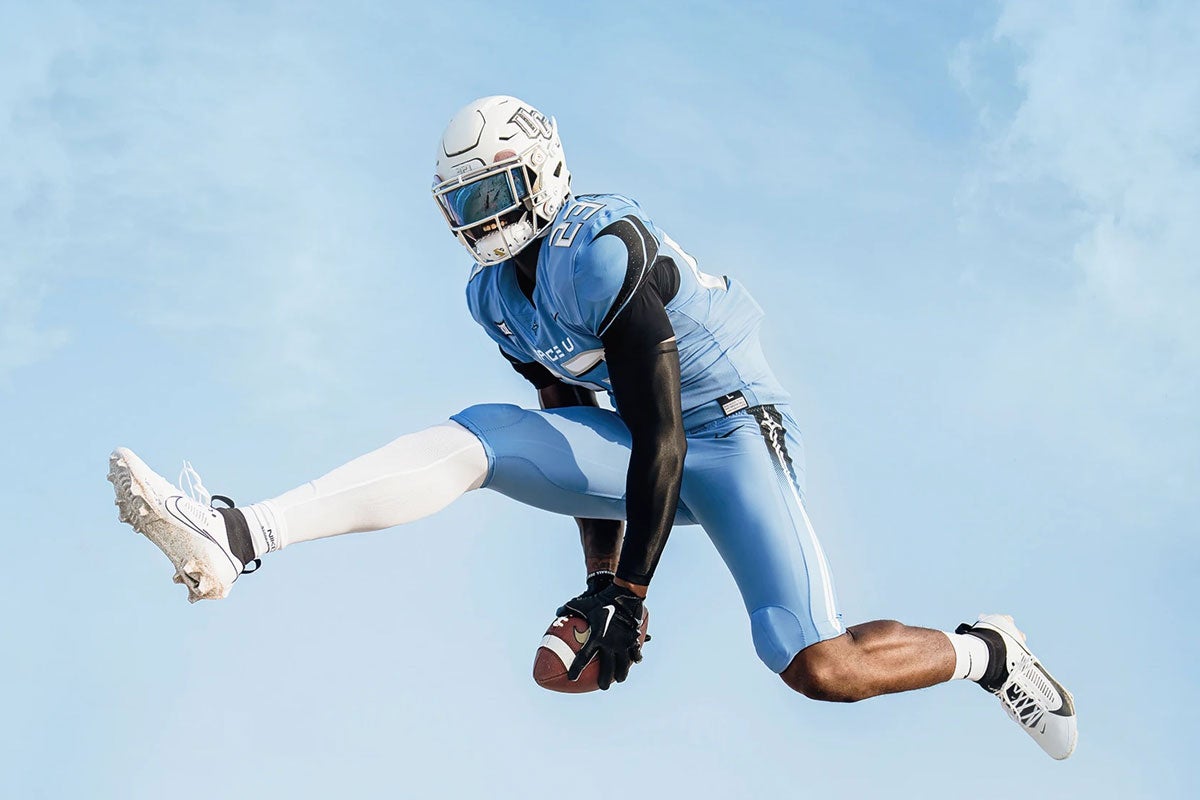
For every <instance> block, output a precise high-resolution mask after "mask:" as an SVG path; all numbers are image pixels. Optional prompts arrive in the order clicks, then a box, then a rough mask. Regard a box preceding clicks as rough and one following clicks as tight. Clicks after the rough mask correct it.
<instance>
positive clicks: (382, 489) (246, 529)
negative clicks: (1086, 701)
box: [109, 404, 693, 602]
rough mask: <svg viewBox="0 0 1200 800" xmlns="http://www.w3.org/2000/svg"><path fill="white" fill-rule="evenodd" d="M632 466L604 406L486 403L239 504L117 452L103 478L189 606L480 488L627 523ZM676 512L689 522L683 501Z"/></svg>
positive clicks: (621, 427) (618, 424)
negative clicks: (312, 547)
mask: <svg viewBox="0 0 1200 800" xmlns="http://www.w3.org/2000/svg"><path fill="white" fill-rule="evenodd" d="M628 467H629V431H628V429H627V428H626V427H625V424H624V423H623V422H622V421H621V419H620V417H618V416H617V415H616V414H614V413H613V412H611V411H605V410H603V409H599V408H588V407H580V408H563V409H554V410H552V411H533V410H529V409H524V408H519V407H517V406H513V405H506V404H487V405H479V406H472V407H471V408H468V409H466V410H465V411H463V412H461V413H460V414H456V415H455V416H454V417H453V419H452V420H451V421H449V422H447V423H445V424H442V425H436V426H434V427H432V428H428V429H426V430H424V431H419V432H417V433H413V434H409V435H407V436H402V437H400V438H399V439H396V440H395V441H393V442H391V443H390V444H388V445H385V446H384V447H381V448H380V449H378V450H376V451H374V452H371V453H368V454H366V455H364V456H361V457H359V458H356V459H355V460H353V461H351V462H349V463H348V464H345V465H344V466H341V467H338V468H337V469H335V470H334V471H332V472H330V473H329V474H327V475H325V476H323V477H320V478H317V479H316V480H314V481H310V482H309V483H306V484H304V485H303V486H300V487H299V488H296V489H293V490H291V491H289V492H286V493H284V494H282V495H280V496H278V497H275V498H272V499H271V500H266V501H263V502H261V503H254V504H253V505H250V506H246V507H244V508H231V509H214V508H211V507H210V501H211V499H212V497H211V496H210V495H208V493H207V490H205V489H204V487H203V485H202V484H200V482H199V479H198V476H195V473H194V471H192V472H191V475H192V476H193V477H194V478H195V480H194V481H191V483H192V486H191V487H190V489H191V491H185V490H184V489H185V488H188V487H184V488H179V487H176V486H174V485H172V484H171V483H170V482H169V481H167V480H166V479H165V478H163V477H161V476H160V475H157V474H156V473H154V472H153V471H152V470H151V469H150V468H149V467H148V466H147V465H146V464H145V463H144V462H143V461H142V460H141V459H139V458H138V457H137V456H135V455H134V454H133V453H131V452H130V451H128V450H125V449H123V448H121V449H118V450H117V451H116V452H114V453H113V456H112V459H111V471H110V473H109V480H111V481H112V482H113V485H114V488H115V490H116V495H117V506H118V507H119V508H120V517H121V519H122V521H124V522H128V523H129V524H131V525H132V526H133V527H134V529H135V530H137V531H139V532H140V533H144V534H145V535H146V536H147V537H148V538H149V539H150V540H151V541H153V542H154V543H155V544H156V545H158V547H159V549H161V550H162V551H163V552H164V553H165V554H166V555H167V556H168V557H169V558H170V559H171V563H172V564H173V565H174V566H175V570H176V582H177V583H183V584H185V585H186V586H187V588H188V595H189V600H191V601H192V602H195V601H196V600H200V599H215V598H221V597H225V596H226V594H228V592H229V588H230V586H231V585H232V584H233V582H234V581H235V580H236V579H237V577H238V575H239V574H241V573H242V572H243V570H244V568H245V565H246V564H248V563H250V562H252V561H254V560H255V559H258V558H261V557H262V556H264V555H266V554H267V553H269V552H271V551H274V550H278V549H281V548H283V547H286V546H288V545H291V544H295V543H297V542H304V541H310V540H313V539H323V538H326V537H330V536H338V535H341V534H345V533H353V532H359V531H373V530H382V529H384V528H390V527H392V526H395V525H400V524H403V523H405V522H411V521H413V520H417V519H420V518H422V517H426V516H428V515H430V514H433V513H434V512H436V511H439V510H441V509H442V508H444V507H446V506H447V505H449V504H450V503H451V502H453V501H454V500H455V499H456V498H458V497H459V496H461V495H462V494H464V493H465V492H467V491H470V490H472V489H477V488H481V487H487V488H489V489H493V490H495V491H497V492H500V493H501V494H505V495H507V496H509V497H512V498H513V499H515V500H518V501H520V502H522V503H525V504H526V505H531V506H534V507H536V508H541V509H545V510H547V511H553V512H556V513H559V514H563V515H566V516H571V517H585V518H592V519H624V518H625V476H626V472H627V471H628ZM218 497H219V496H218ZM676 519H677V521H678V522H679V523H680V524H691V523H692V522H693V520H692V518H691V516H690V514H689V512H688V510H687V508H686V506H684V505H683V504H681V505H680V509H679V512H678V514H677V517H676Z"/></svg>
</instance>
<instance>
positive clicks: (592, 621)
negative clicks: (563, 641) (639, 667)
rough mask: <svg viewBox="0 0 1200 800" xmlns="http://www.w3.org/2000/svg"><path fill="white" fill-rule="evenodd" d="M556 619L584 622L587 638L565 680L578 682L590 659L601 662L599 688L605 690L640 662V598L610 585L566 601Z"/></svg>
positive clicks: (621, 588) (620, 587) (641, 609)
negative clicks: (583, 620)
mask: <svg viewBox="0 0 1200 800" xmlns="http://www.w3.org/2000/svg"><path fill="white" fill-rule="evenodd" d="M558 613H559V616H563V615H566V614H570V615H573V616H576V617H581V618H583V619H585V620H587V623H588V631H589V633H588V639H587V642H585V643H584V645H583V647H582V648H580V650H579V652H578V653H577V654H576V656H575V660H574V661H572V662H571V666H570V668H569V669H568V670H567V677H568V678H570V679H571V680H573V681H574V680H578V679H579V676H580V674H581V673H582V672H583V669H584V667H586V666H587V665H588V663H590V662H591V660H592V659H593V658H598V659H599V660H600V662H599V663H600V675H599V681H598V683H599V685H600V688H601V689H605V690H607V689H608V687H610V686H612V684H613V682H614V681H616V682H617V683H620V682H621V681H623V680H625V679H626V678H627V677H629V667H630V666H631V665H632V664H634V663H635V662H638V661H641V660H642V648H641V645H639V644H638V629H639V628H640V627H641V625H642V616H643V614H644V613H645V609H644V608H643V606H642V598H640V597H638V596H637V595H636V594H634V593H633V592H631V591H629V590H628V589H626V588H625V587H623V586H618V585H617V584H615V583H613V584H610V585H609V586H607V587H605V588H604V589H603V590H601V591H599V592H597V593H595V594H588V595H581V596H579V597H576V598H575V599H573V600H569V601H567V603H566V605H564V606H563V607H562V608H560V609H559V610H558Z"/></svg>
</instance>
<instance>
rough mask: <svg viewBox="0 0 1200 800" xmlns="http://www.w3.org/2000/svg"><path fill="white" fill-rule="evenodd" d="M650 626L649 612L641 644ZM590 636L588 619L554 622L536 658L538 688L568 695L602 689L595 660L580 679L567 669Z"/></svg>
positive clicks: (584, 670) (643, 621) (646, 613)
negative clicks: (574, 679)
mask: <svg viewBox="0 0 1200 800" xmlns="http://www.w3.org/2000/svg"><path fill="white" fill-rule="evenodd" d="M649 623H650V611H649V609H647V610H646V611H645V613H644V614H643V615H642V627H641V630H640V631H639V633H638V642H639V643H640V644H645V643H646V626H647V625H649ZM589 633H590V631H589V630H588V624H587V620H584V619H581V618H579V617H573V616H568V617H559V618H557V619H556V620H554V622H551V623H550V627H549V628H547V629H546V635H545V636H543V637H542V642H541V644H539V645H538V649H537V655H536V656H534V659H533V679H534V681H536V682H537V685H538V686H541V687H542V688H543V689H549V690H550V691H552V692H566V693H567V694H581V693H583V692H594V691H596V690H597V689H599V688H600V683H599V679H600V664H599V663H598V662H597V661H596V660H595V659H592V663H590V664H588V665H587V666H586V667H584V669H583V672H582V673H581V674H580V676H579V680H576V681H573V680H570V679H568V678H567V668H568V667H569V666H571V662H572V661H574V660H575V654H576V653H578V652H579V650H580V649H581V648H582V647H583V645H584V644H585V643H586V642H587V640H588V634H589Z"/></svg>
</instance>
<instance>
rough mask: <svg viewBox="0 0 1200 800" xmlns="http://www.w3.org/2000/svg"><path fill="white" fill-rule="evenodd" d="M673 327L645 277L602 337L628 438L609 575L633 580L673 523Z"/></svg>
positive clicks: (677, 421) (683, 444)
mask: <svg viewBox="0 0 1200 800" xmlns="http://www.w3.org/2000/svg"><path fill="white" fill-rule="evenodd" d="M674 335H675V334H674V331H673V330H672V328H671V321H670V319H668V317H667V311H666V308H665V307H664V305H663V300H662V298H661V297H660V296H659V292H658V290H657V289H656V288H655V286H654V284H653V283H652V282H649V281H647V282H646V283H645V284H644V285H643V286H642V287H641V288H640V289H639V290H638V291H637V293H636V294H635V295H634V297H633V298H632V299H631V300H630V302H629V305H628V306H626V308H625V309H624V310H623V311H622V312H621V313H620V314H619V315H618V317H617V318H616V320H614V321H613V323H612V324H611V325H610V326H609V328H608V330H607V331H605V333H604V336H603V337H602V341H603V342H604V352H605V360H606V361H607V362H608V375H609V378H610V379H611V380H612V386H613V396H614V397H615V399H616V405H617V411H618V412H619V413H620V414H621V418H622V419H623V420H624V421H625V424H626V426H628V428H629V433H630V436H631V438H632V443H633V446H632V452H631V453H630V457H629V473H628V476H627V478H626V481H627V482H626V493H625V504H626V519H627V521H628V522H627V525H626V530H625V543H624V544H623V545H622V547H621V560H620V562H619V564H618V566H617V577H618V578H621V579H622V580H626V581H629V582H630V583H636V584H641V585H645V584H648V583H649V582H650V579H651V578H652V577H653V576H654V568H655V567H656V566H657V565H658V559H659V557H660V556H661V555H662V551H663V547H664V546H665V545H666V543H667V536H668V535H669V534H670V532H671V526H672V525H673V524H674V521H675V509H676V506H677V505H678V504H679V485H680V483H681V482H682V480H683V458H684V455H685V453H686V452H687V439H686V437H685V436H684V433H683V411H682V408H681V400H680V390H679V350H678V348H677V347H676V346H675V342H674V340H673V337H674ZM667 340H670V341H667Z"/></svg>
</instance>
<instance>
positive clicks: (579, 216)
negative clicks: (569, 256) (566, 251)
mask: <svg viewBox="0 0 1200 800" xmlns="http://www.w3.org/2000/svg"><path fill="white" fill-rule="evenodd" d="M602 208H604V204H603V203H590V202H588V201H586V200H580V201H579V202H578V203H576V204H575V205H573V206H571V208H570V209H568V210H567V213H566V214H565V215H564V216H563V221H562V222H560V223H558V225H557V226H555V228H554V231H553V232H552V233H551V234H550V245H551V246H552V247H570V246H571V243H572V242H574V241H575V235H576V234H577V233H579V229H580V228H582V227H583V222H584V220H589V219H591V218H592V215H593V214H595V213H596V212H597V211H599V210H600V209H602Z"/></svg>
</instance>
